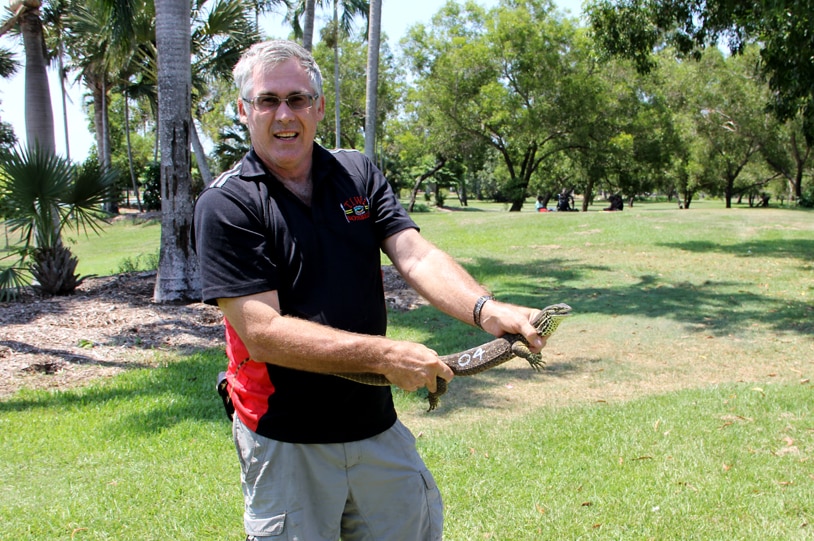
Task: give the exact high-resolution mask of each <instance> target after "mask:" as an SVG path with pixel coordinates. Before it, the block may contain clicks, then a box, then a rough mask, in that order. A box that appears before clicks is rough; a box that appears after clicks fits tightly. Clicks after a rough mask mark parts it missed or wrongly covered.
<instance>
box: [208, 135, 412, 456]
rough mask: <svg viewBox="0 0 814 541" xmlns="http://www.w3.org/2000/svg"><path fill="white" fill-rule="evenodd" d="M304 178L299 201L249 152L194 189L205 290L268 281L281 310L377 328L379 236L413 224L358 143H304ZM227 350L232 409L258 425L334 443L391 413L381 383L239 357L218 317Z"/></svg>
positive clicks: (220, 292) (295, 438)
mask: <svg viewBox="0 0 814 541" xmlns="http://www.w3.org/2000/svg"><path fill="white" fill-rule="evenodd" d="M312 177H313V184H314V186H313V195H312V202H311V206H310V207H309V206H307V205H305V204H303V203H302V201H300V200H299V199H298V198H297V197H295V196H294V195H293V194H292V193H291V192H289V191H288V190H287V189H286V188H285V187H283V185H282V184H281V183H280V182H279V181H277V180H276V179H275V178H274V177H273V175H271V174H270V173H269V172H268V171H267V169H266V168H265V167H264V166H263V164H262V162H261V161H260V159H259V158H258V157H257V155H256V154H255V152H254V151H251V152H249V153H248V154H247V155H246V156H245V157H244V159H243V160H242V161H241V163H240V164H238V166H236V167H235V168H234V169H232V170H231V171H227V172H226V173H224V174H223V175H221V176H220V177H219V178H218V179H217V180H216V181H214V182H213V183H212V185H211V186H209V187H208V188H207V189H206V190H205V191H204V192H203V193H202V194H201V196H200V197H199V199H198V201H197V203H196V207H195V220H194V231H195V233H194V234H195V237H196V248H197V252H198V257H199V259H200V269H201V277H202V285H203V300H204V302H207V303H210V304H215V303H216V301H217V299H218V298H231V297H240V296H245V295H251V294H255V293H261V292H263V291H274V290H276V291H277V292H278V294H279V297H280V308H281V311H282V313H283V314H284V315H288V316H294V317H298V318H302V319H307V320H310V321H314V322H317V323H321V324H324V325H329V326H331V327H335V328H338V329H343V330H347V331H352V332H357V333H364V334H373V335H384V334H385V332H386V329H387V313H386V306H385V302H384V288H383V284H382V274H381V252H380V247H381V244H382V241H383V240H384V239H385V238H387V237H389V236H391V235H393V234H395V233H397V232H399V231H402V230H404V229H407V228H417V226H416V224H415V223H414V222H413V221H412V220H411V219H410V217H409V216H408V215H407V213H406V211H405V210H404V208H403V207H402V205H401V203H400V202H399V201H398V199H397V198H396V196H395V195H394V193H393V191H392V190H391V189H390V186H389V184H388V183H387V181H386V179H385V178H384V176H383V175H382V174H381V172H379V171H378V169H376V167H375V166H374V165H373V164H372V163H371V162H370V161H369V160H368V159H367V158H366V157H365V156H364V155H363V154H361V153H359V152H356V151H344V150H339V151H331V152H329V151H327V150H325V149H324V148H322V147H320V146H319V145H314V166H313V170H312ZM227 354H228V355H229V357H230V366H229V379H230V384H231V387H232V398H233V401H234V403H235V408H236V413H237V414H238V415H239V416H240V418H241V420H242V421H243V422H244V423H245V424H246V425H247V426H248V427H249V428H251V429H252V430H254V431H255V432H257V433H258V434H261V435H263V436H266V437H269V438H273V439H276V440H280V441H289V442H297V443H334V442H344V441H355V440H359V439H364V438H367V437H370V436H374V435H376V434H378V433H380V432H382V431H384V430H386V429H387V428H389V427H390V426H391V425H392V424H393V422H395V419H396V413H395V409H394V408H393V401H392V397H391V394H390V388H389V387H375V386H369V385H362V384H358V383H355V382H352V381H349V380H346V379H343V378H338V377H335V376H329V375H322V374H314V373H309V372H303V371H300V370H293V369H288V368H283V367H280V366H276V365H271V364H262V363H256V362H254V361H251V360H248V361H247V358H248V353H247V352H246V349H245V347H244V346H243V344H242V342H240V338H239V337H238V336H237V335H236V333H234V331H233V330H232V329H231V326H229V325H228V322H227ZM244 361H247V362H244Z"/></svg>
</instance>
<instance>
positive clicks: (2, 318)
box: [0, 267, 426, 399]
mask: <svg viewBox="0 0 814 541" xmlns="http://www.w3.org/2000/svg"><path fill="white" fill-rule="evenodd" d="M383 271H384V277H385V290H386V299H387V302H388V305H389V306H390V308H391V309H395V310H409V309H411V308H415V307H416V306H419V305H421V304H425V303H426V301H424V300H423V299H422V298H421V297H419V296H418V294H417V293H415V291H413V290H412V289H411V288H409V286H407V284H406V283H405V282H404V281H403V280H402V278H401V277H400V276H399V275H398V273H397V272H396V271H395V269H393V268H392V267H384V269H383ZM154 285H155V272H141V273H130V274H120V275H116V276H108V277H104V278H89V279H87V280H85V281H84V282H83V283H82V285H80V286H79V288H78V289H77V291H76V292H75V293H74V294H72V295H68V296H61V297H48V298H46V297H41V296H38V295H35V294H34V293H33V292H30V291H27V292H25V293H24V294H23V296H22V298H20V299H19V300H17V301H15V302H10V303H0V399H3V398H5V397H8V396H10V395H11V394H13V393H14V392H16V391H18V390H20V389H23V388H28V389H68V388H72V387H76V386H79V385H83V384H86V383H87V382H89V381H90V380H92V379H96V378H100V377H109V376H112V375H114V374H117V373H119V372H121V371H122V370H127V369H132V368H141V367H149V366H156V365H157V364H158V363H159V362H160V361H161V355H160V353H161V352H181V353H185V352H192V351H195V350H201V349H207V348H212V347H222V346H223V325H222V318H221V314H220V311H219V310H218V309H217V308H216V307H214V306H208V305H205V304H203V303H194V304H187V305H173V304H156V303H154V302H152V296H153V286H154Z"/></svg>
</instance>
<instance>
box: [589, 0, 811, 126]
mask: <svg viewBox="0 0 814 541" xmlns="http://www.w3.org/2000/svg"><path fill="white" fill-rule="evenodd" d="M585 11H586V13H587V14H588V18H589V20H590V24H591V26H592V28H593V32H594V35H595V36H596V40H597V43H598V44H599V45H600V47H601V48H602V49H603V50H604V51H605V52H607V53H609V54H613V55H622V56H625V57H627V58H630V59H632V60H634V61H635V62H636V64H637V65H638V66H639V69H640V70H642V71H647V70H649V69H651V68H652V67H653V66H654V64H655V63H654V59H653V56H652V53H653V52H654V51H655V50H656V49H657V48H662V47H663V45H664V44H665V43H666V44H668V45H670V46H672V47H674V50H675V51H676V52H677V53H678V54H679V55H681V56H694V57H696V58H698V57H699V56H700V50H701V49H703V48H704V47H707V46H713V47H714V46H717V45H719V44H720V43H722V42H725V43H726V44H727V45H728V46H729V48H730V49H731V50H732V51H733V52H736V53H740V52H743V51H744V50H745V48H746V45H747V44H749V43H757V44H759V46H760V60H761V70H762V74H763V76H764V77H765V79H766V80H767V81H768V84H769V87H770V89H771V90H772V94H771V97H770V98H769V99H768V100H767V103H768V104H769V106H770V107H771V108H772V109H773V110H774V112H775V113H776V115H777V116H778V118H779V119H780V120H781V121H784V120H788V119H790V118H793V117H794V116H796V115H797V114H802V117H803V119H804V122H803V131H804V133H805V135H806V137H807V138H808V139H809V142H811V141H812V140H814V63H812V62H811V58H814V40H812V39H811V29H812V28H814V3H812V2H811V1H810V0H755V1H750V2H739V1H734V0H593V1H591V2H589V3H588V4H587V6H586V8H585Z"/></svg>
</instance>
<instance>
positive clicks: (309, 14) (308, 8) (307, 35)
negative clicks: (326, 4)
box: [302, 0, 317, 51]
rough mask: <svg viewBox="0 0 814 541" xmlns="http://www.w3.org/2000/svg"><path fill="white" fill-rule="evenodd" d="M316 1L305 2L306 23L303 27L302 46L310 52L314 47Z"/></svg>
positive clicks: (307, 0)
mask: <svg viewBox="0 0 814 541" xmlns="http://www.w3.org/2000/svg"><path fill="white" fill-rule="evenodd" d="M316 4H317V2H316V0H305V22H304V24H303V27H302V46H303V47H305V48H306V49H308V50H309V51H310V50H311V48H312V47H313V45H314V16H315V11H316Z"/></svg>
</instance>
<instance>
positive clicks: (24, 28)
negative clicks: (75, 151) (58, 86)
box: [0, 0, 56, 153]
mask: <svg viewBox="0 0 814 541" xmlns="http://www.w3.org/2000/svg"><path fill="white" fill-rule="evenodd" d="M41 5H42V4H41V2H40V0H15V1H14V2H12V4H11V6H10V9H11V11H12V15H11V17H9V18H8V19H7V20H6V21H5V22H4V23H3V24H2V26H0V36H2V35H3V34H5V33H6V32H8V31H9V30H10V29H11V28H13V27H14V26H19V27H20V33H21V34H22V37H23V46H24V48H25V131H26V138H27V140H28V145H29V146H34V145H39V147H40V148H41V149H42V150H44V151H48V152H51V153H53V152H54V150H55V148H56V141H55V139H54V113H53V110H52V109H51V92H50V89H49V87H48V72H47V71H46V68H47V66H48V57H47V55H46V51H45V49H44V47H43V43H44V40H43V29H42V19H41V13H40V7H41Z"/></svg>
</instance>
